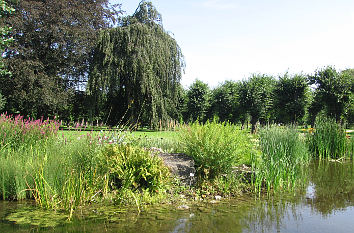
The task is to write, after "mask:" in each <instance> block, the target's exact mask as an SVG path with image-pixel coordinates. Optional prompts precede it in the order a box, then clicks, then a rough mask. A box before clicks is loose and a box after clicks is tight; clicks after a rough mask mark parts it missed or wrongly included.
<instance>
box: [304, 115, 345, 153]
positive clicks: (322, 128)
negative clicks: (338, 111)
mask: <svg viewBox="0 0 354 233" xmlns="http://www.w3.org/2000/svg"><path fill="white" fill-rule="evenodd" d="M308 144H309V149H310V151H311V152H312V154H313V156H314V157H317V158H319V159H325V158H327V159H338V158H341V157H344V156H345V154H346V150H347V147H346V145H347V139H346V134H345V128H343V127H341V126H340V125H339V124H337V123H336V122H335V120H334V119H331V118H325V117H320V118H317V119H316V122H315V130H314V132H313V133H312V134H309V135H308Z"/></svg>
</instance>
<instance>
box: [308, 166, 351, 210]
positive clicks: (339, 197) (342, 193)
mask: <svg viewBox="0 0 354 233" xmlns="http://www.w3.org/2000/svg"><path fill="white" fill-rule="evenodd" d="M310 180H311V182H312V183H313V184H314V186H315V195H314V198H312V199H307V204H309V205H310V206H311V207H312V209H313V210H315V211H318V212H319V213H321V214H322V215H323V216H328V215H330V214H332V213H333V212H335V211H336V210H342V209H344V208H346V207H348V206H353V205H354V163H353V162H345V163H339V162H325V161H321V162H315V163H313V164H312V165H311V169H310Z"/></svg>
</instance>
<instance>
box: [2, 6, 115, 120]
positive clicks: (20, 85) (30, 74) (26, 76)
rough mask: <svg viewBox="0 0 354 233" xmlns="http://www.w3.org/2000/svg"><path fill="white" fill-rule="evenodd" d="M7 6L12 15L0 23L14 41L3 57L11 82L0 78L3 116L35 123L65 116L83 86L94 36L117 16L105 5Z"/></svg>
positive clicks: (3, 77)
mask: <svg viewBox="0 0 354 233" xmlns="http://www.w3.org/2000/svg"><path fill="white" fill-rule="evenodd" d="M8 2H11V4H12V5H11V6H12V7H13V8H14V9H15V13H14V14H13V15H12V16H11V17H6V18H4V20H3V21H2V23H3V24H4V25H6V26H9V27H11V28H12V31H11V36H12V37H13V39H14V42H13V43H11V44H10V46H8V47H7V48H6V52H5V53H4V56H5V57H4V63H5V68H6V69H7V70H8V71H9V72H11V74H12V76H11V78H10V77H9V76H8V75H1V78H0V89H1V90H0V91H1V93H2V94H3V95H4V96H5V97H6V98H7V105H6V110H7V111H8V112H10V113H15V112H18V111H19V112H20V113H21V114H23V115H30V116H32V117H35V118H39V117H41V116H43V115H45V116H49V115H54V114H55V113H58V112H61V111H65V110H66V108H67V107H68V103H69V102H70V98H71V91H72V89H74V88H79V87H81V88H82V86H83V84H84V83H85V82H86V81H87V72H88V68H89V61H90V59H91V56H90V53H91V52H92V48H93V46H94V43H95V41H96V36H97V33H98V31H99V30H100V29H102V28H107V27H108V26H109V25H110V24H111V23H112V22H113V21H114V19H115V16H116V15H117V14H118V12H117V11H116V10H114V9H113V8H111V7H110V5H109V3H108V0H98V1H92V0H86V1H83V2H79V1H75V0H61V1H55V0H49V1H45V2H44V1H40V0H34V1H32V0H21V1H8ZM69 90H70V91H69Z"/></svg>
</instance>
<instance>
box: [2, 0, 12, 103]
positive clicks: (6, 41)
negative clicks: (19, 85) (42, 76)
mask: <svg viewBox="0 0 354 233" xmlns="http://www.w3.org/2000/svg"><path fill="white" fill-rule="evenodd" d="M14 11H15V9H14V8H12V7H9V5H8V4H7V3H6V2H5V1H4V0H0V19H2V18H3V17H9V16H10V15H11V14H12V13H13V12H14ZM11 30H12V28H11V27H9V26H8V25H1V28H0V34H1V37H0V52H1V54H3V52H4V50H5V49H6V48H7V47H8V46H9V45H10V43H11V42H12V41H13V38H12V37H11V36H10V35H9V34H10V32H11ZM2 59H3V57H2V56H0V75H6V74H9V73H8V72H7V71H6V70H5V69H4V62H3V61H2ZM1 101H2V100H1V95H0V110H1V108H2V107H3V106H1V105H2V104H3V103H1Z"/></svg>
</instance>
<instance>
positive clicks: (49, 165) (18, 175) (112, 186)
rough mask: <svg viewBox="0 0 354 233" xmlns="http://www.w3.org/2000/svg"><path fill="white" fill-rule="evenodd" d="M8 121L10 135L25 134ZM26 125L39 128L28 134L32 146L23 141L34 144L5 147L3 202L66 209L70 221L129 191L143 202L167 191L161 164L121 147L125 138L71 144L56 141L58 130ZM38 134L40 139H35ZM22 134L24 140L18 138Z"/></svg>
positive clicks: (0, 168)
mask: <svg viewBox="0 0 354 233" xmlns="http://www.w3.org/2000/svg"><path fill="white" fill-rule="evenodd" d="M18 119H21V118H18ZM5 120H6V122H5V123H4V124H3V125H6V127H7V128H9V129H10V128H12V129H21V127H22V126H21V125H25V124H26V123H24V124H22V123H21V121H20V120H17V121H16V120H15V119H7V118H5ZM38 122H39V123H38ZM41 122H42V124H40V123H41ZM27 124H28V125H30V126H33V125H36V127H34V126H33V127H32V128H30V127H28V128H29V130H27V131H25V132H26V135H31V136H29V137H30V138H31V140H27V139H26V138H25V139H24V140H27V141H29V142H30V143H25V144H23V145H21V144H19V143H18V139H16V140H17V141H16V140H11V141H9V140H8V141H7V142H6V144H2V145H1V150H0V198H1V199H3V200H23V199H34V200H35V201H36V203H37V204H38V205H39V206H41V207H43V208H49V209H65V210H67V211H69V213H70V215H69V216H71V215H72V213H73V211H74V210H75V209H76V208H77V207H79V206H83V205H86V204H87V203H91V202H96V201H104V200H107V199H108V200H113V199H117V197H116V195H119V194H121V193H122V192H124V190H131V191H132V192H134V193H135V195H140V193H142V194H143V193H144V195H143V197H144V198H143V199H144V200H145V199H147V197H148V195H147V194H146V193H151V196H152V195H153V194H154V192H155V193H158V192H161V193H163V192H164V190H165V189H167V188H166V187H167V186H166V185H167V181H168V177H169V175H168V173H169V170H168V169H167V168H166V167H165V166H164V165H163V164H162V161H161V160H160V159H159V158H157V157H155V156H153V155H151V154H150V153H149V152H147V151H145V150H143V149H140V148H136V147H132V146H129V145H125V144H124V143H119V142H120V141H119V140H120V139H121V138H116V136H117V135H114V137H113V136H112V135H108V136H103V135H101V134H96V135H93V134H90V133H89V134H87V135H82V136H79V137H71V138H63V137H59V136H56V137H54V135H55V131H54V130H55V129H56V128H55V124H52V123H47V124H45V123H43V121H29V122H28V123H27ZM51 124H52V125H51ZM16 127H17V128H16ZM24 127H26V126H24ZM51 127H53V128H51ZM48 128H49V129H48ZM26 129H27V128H26ZM45 130H47V131H45ZM32 131H33V132H32ZM38 131H39V134H38V137H35V136H33V135H37V132H38ZM22 132H24V131H20V130H17V131H16V133H13V135H12V138H17V137H24V136H23V135H24V134H22ZM42 132H44V134H43V133H42ZM18 133H21V135H19V136H17V135H16V134H18ZM43 135H44V136H43ZM48 135H50V137H49V136H48ZM115 138H116V139H117V140H116V141H114V139H115ZM53 139H55V140H53ZM5 140H6V139H5ZM5 140H4V139H3V141H5ZM21 140H22V139H21ZM110 143H111V144H114V146H113V145H109V144H110ZM19 145H21V146H19ZM5 146H6V148H5V149H4V147H5ZM144 190H147V191H144ZM129 193H130V192H128V191H127V194H129ZM137 198H138V199H139V198H140V199H142V197H137ZM140 199H139V200H140Z"/></svg>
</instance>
